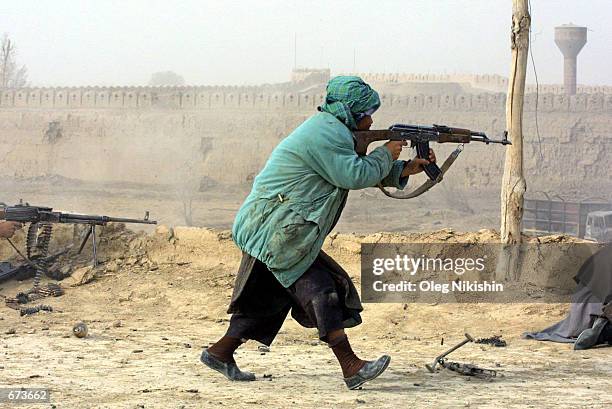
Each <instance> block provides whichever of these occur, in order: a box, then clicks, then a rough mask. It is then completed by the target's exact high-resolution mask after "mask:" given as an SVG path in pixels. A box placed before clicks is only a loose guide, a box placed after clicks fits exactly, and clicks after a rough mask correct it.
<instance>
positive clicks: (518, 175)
mask: <svg viewBox="0 0 612 409" xmlns="http://www.w3.org/2000/svg"><path fill="white" fill-rule="evenodd" d="M530 27H531V16H530V15H529V0H512V29H511V32H510V46H511V50H512V66H511V69H510V77H509V81H508V96H507V99H506V129H507V130H508V137H509V139H510V140H511V141H512V145H509V146H508V147H507V149H506V160H505V164H504V177H503V180H502V192H501V227H500V233H501V240H502V243H503V244H504V245H505V247H506V248H507V250H510V247H512V248H514V249H516V248H518V246H516V244H519V243H520V242H521V220H522V218H523V196H524V194H525V191H526V190H527V183H526V181H525V177H524V176H523V100H524V95H525V77H526V74H527V58H528V53H529V30H530ZM504 253H505V255H506V257H502V258H501V259H500V260H499V261H500V263H499V264H498V278H501V277H499V274H503V275H504V276H505V277H506V278H508V277H509V276H510V277H513V278H517V275H516V271H517V270H516V269H517V267H518V257H517V255H518V253H515V252H514V251H505V252H504ZM512 253H514V255H512Z"/></svg>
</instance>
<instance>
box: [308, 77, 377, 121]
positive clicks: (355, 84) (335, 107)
mask: <svg viewBox="0 0 612 409" xmlns="http://www.w3.org/2000/svg"><path fill="white" fill-rule="evenodd" d="M378 107H380V98H379V97H378V92H376V91H374V90H373V89H372V88H371V87H370V86H369V85H368V84H366V83H365V82H364V81H363V80H362V79H361V78H359V77H354V76H340V77H334V78H332V79H331V80H330V81H329V83H328V84H327V96H326V97H325V103H324V104H323V105H321V106H320V107H319V111H323V112H327V113H330V114H332V115H333V116H335V117H336V118H338V120H339V121H340V122H342V123H344V124H345V125H346V126H347V127H348V128H349V129H350V130H352V131H354V130H356V129H357V121H356V117H358V116H359V114H364V113H367V114H369V115H371V114H372V113H373V112H374V111H376V110H377V109H378Z"/></svg>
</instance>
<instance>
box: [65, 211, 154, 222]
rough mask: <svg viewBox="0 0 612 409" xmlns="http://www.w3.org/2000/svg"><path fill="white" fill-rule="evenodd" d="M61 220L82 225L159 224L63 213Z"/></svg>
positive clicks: (146, 220) (140, 220) (138, 220)
mask: <svg viewBox="0 0 612 409" xmlns="http://www.w3.org/2000/svg"><path fill="white" fill-rule="evenodd" d="M60 220H61V222H62V223H81V224H99V225H102V224H106V223H139V224H157V221H155V220H148V219H128V218H123V217H109V216H97V215H87V214H75V213H61V214H60Z"/></svg>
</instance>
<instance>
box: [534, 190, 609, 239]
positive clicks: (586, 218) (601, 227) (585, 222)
mask: <svg viewBox="0 0 612 409" xmlns="http://www.w3.org/2000/svg"><path fill="white" fill-rule="evenodd" d="M523 209H524V213H523V231H524V232H525V233H527V234H534V235H542V234H551V233H553V234H554V233H559V234H568V235H571V236H576V237H579V238H584V239H587V240H593V241H597V242H602V243H608V242H612V203H611V202H610V201H609V200H607V199H605V198H589V199H585V200H581V201H577V200H566V199H564V198H563V197H561V196H559V195H552V194H549V193H546V192H536V194H535V195H534V196H532V197H529V198H526V199H525V203H524V208H523Z"/></svg>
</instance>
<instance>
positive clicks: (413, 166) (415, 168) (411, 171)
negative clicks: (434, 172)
mask: <svg viewBox="0 0 612 409" xmlns="http://www.w3.org/2000/svg"><path fill="white" fill-rule="evenodd" d="M430 163H436V154H435V153H434V151H433V149H430V150H429V160H427V159H420V158H414V159H413V160H411V161H410V162H408V163H407V164H406V166H404V170H403V171H402V177H403V178H405V177H406V176H410V175H416V174H417V173H421V172H422V171H423V165H429V164H430Z"/></svg>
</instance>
